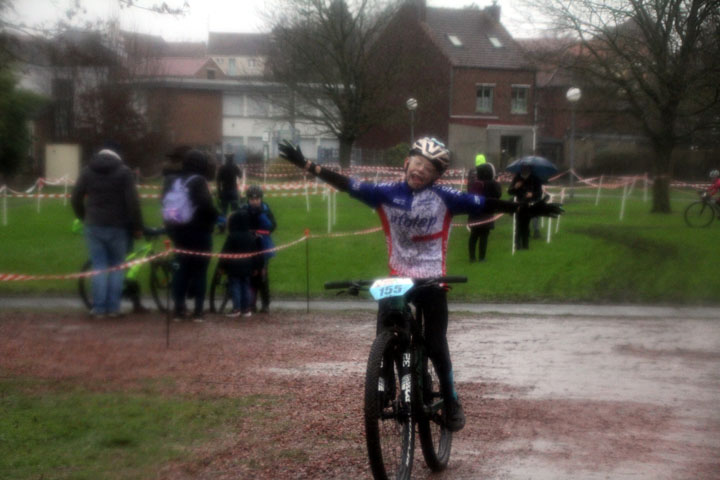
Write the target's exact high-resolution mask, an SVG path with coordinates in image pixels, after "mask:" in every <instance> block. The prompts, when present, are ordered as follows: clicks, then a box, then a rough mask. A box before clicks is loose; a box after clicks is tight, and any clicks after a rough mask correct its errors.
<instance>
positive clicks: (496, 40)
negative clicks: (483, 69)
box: [488, 37, 503, 48]
mask: <svg viewBox="0 0 720 480" xmlns="http://www.w3.org/2000/svg"><path fill="white" fill-rule="evenodd" d="M488 40H490V43H492V46H493V47H495V48H500V47H502V46H503V44H502V42H501V41H500V39H499V38H498V37H488Z"/></svg>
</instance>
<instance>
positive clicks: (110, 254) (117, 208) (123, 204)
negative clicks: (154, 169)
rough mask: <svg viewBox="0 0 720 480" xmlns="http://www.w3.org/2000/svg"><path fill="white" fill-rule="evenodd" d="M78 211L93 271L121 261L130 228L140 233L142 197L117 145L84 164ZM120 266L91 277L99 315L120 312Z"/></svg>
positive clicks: (94, 313) (74, 198) (77, 190)
mask: <svg viewBox="0 0 720 480" xmlns="http://www.w3.org/2000/svg"><path fill="white" fill-rule="evenodd" d="M71 204H72V208H73V211H74V212H75V216H77V218H79V219H80V220H81V221H83V222H84V223H85V229H84V230H85V240H86V242H87V246H88V250H89V252H90V261H91V263H92V269H93V270H105V269H108V268H112V267H115V266H117V265H120V264H122V263H123V260H124V259H125V255H126V254H127V251H128V237H129V235H128V231H131V232H133V236H134V237H135V238H140V237H141V236H142V229H143V222H142V214H141V211H140V197H139V196H138V192H137V189H136V187H135V182H134V177H133V174H132V172H131V171H130V169H129V168H128V167H126V166H125V165H124V164H123V163H122V159H121V158H120V155H118V154H117V153H116V152H115V151H114V150H110V149H103V150H100V152H98V153H97V154H96V155H94V156H93V157H92V159H91V160H90V164H89V165H88V166H87V167H85V168H84V169H83V171H82V172H81V174H80V177H79V178H78V180H77V182H76V184H75V188H74V189H73V192H72V199H71ZM124 276H125V273H124V272H123V271H122V270H117V271H112V272H106V273H101V274H98V275H95V276H93V277H92V282H91V285H92V304H93V306H92V309H91V311H90V314H91V315H92V316H93V317H95V318H98V317H102V316H105V315H108V316H110V317H118V316H119V315H120V301H121V299H122V290H123V278H124Z"/></svg>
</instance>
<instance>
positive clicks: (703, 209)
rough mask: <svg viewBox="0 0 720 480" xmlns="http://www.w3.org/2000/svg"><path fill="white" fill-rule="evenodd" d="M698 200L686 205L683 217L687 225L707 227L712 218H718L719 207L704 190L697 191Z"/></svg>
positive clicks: (719, 213)
mask: <svg viewBox="0 0 720 480" xmlns="http://www.w3.org/2000/svg"><path fill="white" fill-rule="evenodd" d="M698 194H699V195H700V200H696V201H694V202H692V203H691V204H690V205H688V206H687V208H686V209H685V213H684V217H685V223H686V224H687V225H688V227H707V226H708V225H710V224H711V223H712V221H713V219H715V218H718V219H720V207H719V206H718V204H717V203H715V201H714V200H713V199H712V197H711V196H710V195H708V194H707V192H705V191H699V192H698Z"/></svg>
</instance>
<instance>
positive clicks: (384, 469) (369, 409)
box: [364, 331, 415, 480]
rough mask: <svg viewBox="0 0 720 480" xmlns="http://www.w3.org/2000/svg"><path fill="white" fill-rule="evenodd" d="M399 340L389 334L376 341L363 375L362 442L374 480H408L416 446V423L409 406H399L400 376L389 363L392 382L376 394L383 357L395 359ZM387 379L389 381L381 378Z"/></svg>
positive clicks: (377, 338)
mask: <svg viewBox="0 0 720 480" xmlns="http://www.w3.org/2000/svg"><path fill="white" fill-rule="evenodd" d="M399 350H400V339H399V337H398V336H397V335H395V334H393V333H392V332H390V331H384V332H382V333H380V335H378V336H377V337H376V338H375V341H374V342H373V345H372V348H371V349H370V356H369V358H368V363H367V371H366V375H365V408H364V411H365V439H366V443H367V451H368V459H369V461H370V469H371V470H372V474H373V478H375V479H376V480H409V479H410V475H411V473H412V463H413V455H414V447H415V420H414V419H413V416H412V415H411V414H410V411H409V406H406V407H405V408H403V407H402V403H401V402H400V399H401V393H402V392H401V388H400V376H399V374H398V371H397V364H396V363H395V362H391V363H392V365H393V366H392V370H393V372H394V375H393V377H394V379H392V385H394V387H393V386H391V385H389V384H387V385H385V391H386V392H394V395H389V394H385V393H382V392H380V391H379V382H380V379H381V377H383V375H382V365H383V359H384V358H395V356H396V354H398V353H399ZM384 380H390V379H384Z"/></svg>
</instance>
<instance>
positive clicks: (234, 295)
mask: <svg viewBox="0 0 720 480" xmlns="http://www.w3.org/2000/svg"><path fill="white" fill-rule="evenodd" d="M258 251H260V239H259V238H258V237H257V236H256V235H255V234H253V233H252V232H251V231H250V216H249V215H248V212H247V211H246V210H244V209H240V210H236V211H235V212H234V213H232V214H231V215H230V218H229V219H228V237H227V239H226V240H225V245H223V248H222V253H238V254H243V253H244V254H250V253H255V252H258ZM261 267H262V256H261V255H254V256H251V257H244V258H237V259H235V258H233V259H230V258H224V259H222V260H220V268H221V269H222V270H223V271H224V272H225V273H226V274H227V276H228V290H229V292H230V298H231V299H232V303H233V310H232V311H231V312H230V313H228V314H227V316H228V317H239V316H243V317H249V316H251V315H252V313H251V310H250V309H251V306H252V305H251V301H252V292H251V291H250V279H251V277H252V276H253V275H256V274H257V273H258V270H259V269H260V268H261Z"/></svg>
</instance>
